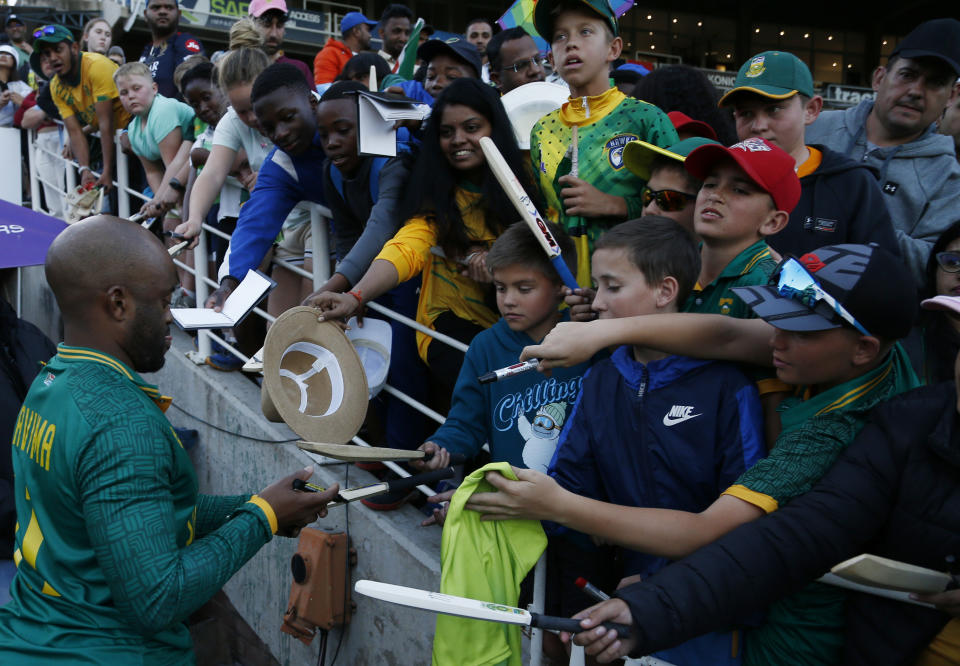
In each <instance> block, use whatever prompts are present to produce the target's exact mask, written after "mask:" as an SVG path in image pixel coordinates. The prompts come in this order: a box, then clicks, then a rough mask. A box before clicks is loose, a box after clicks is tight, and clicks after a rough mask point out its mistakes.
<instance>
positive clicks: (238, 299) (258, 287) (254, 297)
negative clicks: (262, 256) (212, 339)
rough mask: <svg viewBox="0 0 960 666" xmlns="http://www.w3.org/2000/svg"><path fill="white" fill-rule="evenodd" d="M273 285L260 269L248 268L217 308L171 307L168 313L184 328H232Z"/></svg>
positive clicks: (274, 284)
mask: <svg viewBox="0 0 960 666" xmlns="http://www.w3.org/2000/svg"><path fill="white" fill-rule="evenodd" d="M276 286H277V283H276V282H274V281H273V280H271V279H270V278H268V277H267V276H266V275H264V274H263V273H261V272H260V271H254V270H250V271H248V272H247V277H245V278H243V282H241V283H240V284H238V285H237V288H236V289H234V290H233V293H232V294H230V296H229V297H228V298H227V300H226V301H225V302H224V304H223V308H222V309H221V311H220V312H216V311H214V310H209V309H207V308H173V309H172V310H170V314H172V315H173V320H174V321H175V322H177V326H179V327H180V328H182V329H184V330H192V329H197V328H232V327H233V326H236V325H237V324H239V323H240V322H241V321H243V319H244V318H245V317H246V316H247V315H248V314H250V311H251V310H253V308H254V307H256V305H257V303H259V302H260V301H261V299H262V298H263V297H264V296H266V295H267V294H269V293H270V292H271V291H272V290H273V288H274V287H276Z"/></svg>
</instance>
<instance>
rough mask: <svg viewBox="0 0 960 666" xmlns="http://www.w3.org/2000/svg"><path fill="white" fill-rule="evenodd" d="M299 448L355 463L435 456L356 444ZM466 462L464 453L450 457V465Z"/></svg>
mask: <svg viewBox="0 0 960 666" xmlns="http://www.w3.org/2000/svg"><path fill="white" fill-rule="evenodd" d="M297 446H298V447H300V448H301V449H303V450H304V451H310V452H311V453H319V454H320V455H322V456H327V457H328V458H335V459H336V460H346V461H348V462H354V461H371V460H373V461H379V460H423V461H427V460H430V458H432V457H433V455H427V452H426V451H408V450H407V449H388V448H386V447H382V446H357V445H356V444H325V443H322V442H305V441H303V440H301V441H299V442H297ZM464 460H465V458H464V456H463V454H462V453H453V454H451V455H450V464H451V465H459V464H461V463H463V462H464Z"/></svg>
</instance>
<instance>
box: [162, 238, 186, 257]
mask: <svg viewBox="0 0 960 666" xmlns="http://www.w3.org/2000/svg"><path fill="white" fill-rule="evenodd" d="M189 244H190V241H180V242H179V243H177V244H176V245H174V246H173V247H171V248H170V249H169V250H167V253H169V254H170V256H171V258H174V257H179V256H180V254H181V253H182V252H183V251H184V250H186V249H187V246H188V245H189Z"/></svg>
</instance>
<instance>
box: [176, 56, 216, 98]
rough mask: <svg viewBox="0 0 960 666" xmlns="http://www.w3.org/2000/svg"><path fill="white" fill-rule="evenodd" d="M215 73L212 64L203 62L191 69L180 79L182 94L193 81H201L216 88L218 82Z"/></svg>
mask: <svg viewBox="0 0 960 666" xmlns="http://www.w3.org/2000/svg"><path fill="white" fill-rule="evenodd" d="M214 71H215V69H214V67H213V63H212V62H201V63H200V64H199V65H195V66H193V67H191V68H190V69H188V70H187V71H186V73H185V74H184V75H183V76H182V77H180V93H181V94H183V91H184V90H186V89H187V86H188V85H189V84H190V83H191V82H192V81H198V80H199V81H203V82H205V83H209V84H210V85H211V86H214V87H216V85H217V82H216V80H215V79H214Z"/></svg>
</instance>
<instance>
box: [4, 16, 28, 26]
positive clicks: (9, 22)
mask: <svg viewBox="0 0 960 666" xmlns="http://www.w3.org/2000/svg"><path fill="white" fill-rule="evenodd" d="M14 21H16V22H17V23H19V24H20V25H26V23H24V22H23V19H22V18H20V17H19V16H17V15H16V14H10V16H8V17H7V20H6V21H4V23H3V25H4V27H6V26H8V25H10V24H11V23H13V22H14Z"/></svg>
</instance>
